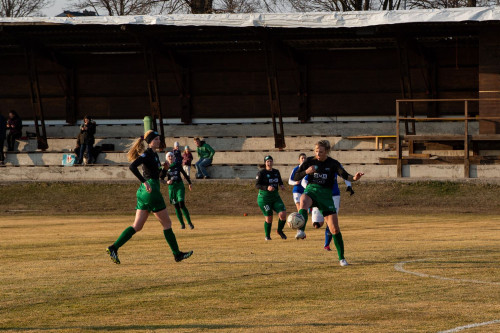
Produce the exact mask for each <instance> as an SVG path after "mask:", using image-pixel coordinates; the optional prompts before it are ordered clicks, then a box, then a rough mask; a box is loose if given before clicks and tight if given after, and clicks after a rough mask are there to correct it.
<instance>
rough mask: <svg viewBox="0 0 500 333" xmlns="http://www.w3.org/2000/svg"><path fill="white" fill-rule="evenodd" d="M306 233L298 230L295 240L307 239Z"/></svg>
mask: <svg viewBox="0 0 500 333" xmlns="http://www.w3.org/2000/svg"><path fill="white" fill-rule="evenodd" d="M305 238H306V233H305V232H304V231H303V230H300V229H299V230H297V234H296V235H295V239H297V240H298V239H305Z"/></svg>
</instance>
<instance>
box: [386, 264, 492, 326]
mask: <svg viewBox="0 0 500 333" xmlns="http://www.w3.org/2000/svg"><path fill="white" fill-rule="evenodd" d="M432 260H437V259H435V258H428V259H416V260H410V261H401V262H398V263H397V264H395V265H394V269H395V270H397V271H399V272H402V273H408V274H413V275H416V276H420V277H425V278H432V279H438V280H447V281H456V282H470V283H480V284H493V285H500V282H489V281H481V280H469V279H454V278H447V277H444V276H439V275H430V274H425V273H419V272H413V271H409V270H407V269H404V268H403V266H404V265H405V264H408V263H411V262H419V261H432ZM499 323H500V319H497V320H492V321H486V322H484V323H476V324H469V325H465V326H460V327H455V328H452V329H450V330H446V331H439V332H438V333H454V332H460V331H463V330H466V329H469V328H476V327H480V326H486V325H491V324H499Z"/></svg>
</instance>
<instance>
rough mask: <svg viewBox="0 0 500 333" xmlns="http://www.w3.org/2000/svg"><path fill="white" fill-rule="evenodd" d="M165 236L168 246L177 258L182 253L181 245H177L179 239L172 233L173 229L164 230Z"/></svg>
mask: <svg viewBox="0 0 500 333" xmlns="http://www.w3.org/2000/svg"><path fill="white" fill-rule="evenodd" d="M163 234H164V235H165V239H166V240H167V243H168V246H170V249H171V250H172V253H173V254H174V256H175V255H176V254H178V253H179V252H180V251H179V245H177V239H175V235H174V232H173V231H172V228H170V229H167V230H163Z"/></svg>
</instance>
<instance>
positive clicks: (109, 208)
mask: <svg viewBox="0 0 500 333" xmlns="http://www.w3.org/2000/svg"><path fill="white" fill-rule="evenodd" d="M137 187H138V185H137V184H136V183H110V184H104V183H15V184H14V183H12V184H2V185H0V212H1V213H2V214H3V215H6V214H7V215H13V214H16V215H18V214H23V215H54V214H55V215H57V214H69V215H108V214H124V213H125V214H129V213H130V214H133V213H134V209H135V204H136V198H135V192H136V190H137ZM354 190H355V191H356V193H355V194H354V195H353V196H349V194H348V193H346V192H345V185H343V184H342V185H341V195H342V201H341V213H342V214H406V213H408V214H419V213H422V214H429V213H471V214H479V213H480V214H500V199H499V193H500V185H499V184H486V183H469V182H439V181H422V182H394V181H391V182H360V183H356V184H355V185H354ZM162 191H163V194H164V197H165V198H166V199H167V198H168V190H167V188H166V187H164V188H163V190H162ZM281 197H282V199H283V201H284V202H285V205H286V207H287V210H288V211H289V212H291V211H294V210H295V205H294V203H293V201H292V189H291V187H290V186H287V188H286V191H283V192H282V193H281ZM256 201H257V190H256V189H255V187H254V183H253V182H251V181H203V182H197V183H195V184H194V186H193V191H192V192H190V191H188V190H187V189H186V205H187V207H188V209H189V211H190V212H191V213H192V214H207V215H217V214H220V215H240V214H244V213H248V214H249V215H260V214H261V213H260V210H259V208H258V207H257V203H256ZM168 206H169V211H172V206H171V205H168Z"/></svg>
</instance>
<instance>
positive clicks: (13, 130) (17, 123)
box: [7, 110, 23, 151]
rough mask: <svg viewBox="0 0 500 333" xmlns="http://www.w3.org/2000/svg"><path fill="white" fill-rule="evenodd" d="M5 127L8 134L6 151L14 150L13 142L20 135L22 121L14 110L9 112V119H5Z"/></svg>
mask: <svg viewBox="0 0 500 333" xmlns="http://www.w3.org/2000/svg"><path fill="white" fill-rule="evenodd" d="M7 128H8V129H9V134H8V135H7V151H14V144H15V143H16V140H17V139H19V138H20V137H21V136H22V133H23V121H22V120H21V117H19V115H18V114H17V112H16V111H14V110H12V111H10V112H9V120H7Z"/></svg>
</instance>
